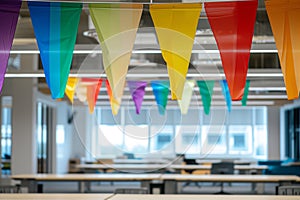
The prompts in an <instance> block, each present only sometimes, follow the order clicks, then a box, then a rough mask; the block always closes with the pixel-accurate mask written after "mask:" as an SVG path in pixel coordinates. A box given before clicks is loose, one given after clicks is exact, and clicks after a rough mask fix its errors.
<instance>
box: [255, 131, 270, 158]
mask: <svg viewBox="0 0 300 200" xmlns="http://www.w3.org/2000/svg"><path fill="white" fill-rule="evenodd" d="M254 141H255V142H254V155H255V157H257V158H259V159H267V147H268V146H267V144H268V132H267V126H254Z"/></svg>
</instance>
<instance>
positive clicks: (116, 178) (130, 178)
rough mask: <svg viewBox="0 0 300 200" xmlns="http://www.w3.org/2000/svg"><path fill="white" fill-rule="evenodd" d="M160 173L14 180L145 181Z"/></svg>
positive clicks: (24, 176)
mask: <svg viewBox="0 0 300 200" xmlns="http://www.w3.org/2000/svg"><path fill="white" fill-rule="evenodd" d="M160 177H161V174H20V175H13V176H12V179H15V180H36V181H147V180H159V179H160Z"/></svg>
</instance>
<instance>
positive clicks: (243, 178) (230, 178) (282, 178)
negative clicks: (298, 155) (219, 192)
mask: <svg viewBox="0 0 300 200" xmlns="http://www.w3.org/2000/svg"><path fill="white" fill-rule="evenodd" d="M161 179H163V180H175V181H199V182H201V181H202V182H248V183H249V182H256V183H258V182H262V183H267V182H269V183H272V182H274V183H277V182H296V181H298V180H299V177H298V176H286V175H241V174H238V175H228V174H227V175H226V174H224V175H217V174H210V175H196V174H192V175H191V174H187V175H185V174H184V175H183V174H163V175H162V176H161Z"/></svg>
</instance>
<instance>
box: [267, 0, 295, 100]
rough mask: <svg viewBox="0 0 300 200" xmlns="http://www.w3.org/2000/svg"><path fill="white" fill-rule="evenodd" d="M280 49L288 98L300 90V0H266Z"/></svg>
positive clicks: (291, 97)
mask: <svg viewBox="0 0 300 200" xmlns="http://www.w3.org/2000/svg"><path fill="white" fill-rule="evenodd" d="M265 4H266V9H267V13H268V16H269V20H270V24H271V28H272V31H273V35H274V38H275V42H276V46H277V49H278V56H279V59H280V65H281V70H282V73H283V76H284V82H285V86H286V92H287V96H288V99H297V98H298V97H299V91H300V21H299V19H300V4H299V1H298V0H265Z"/></svg>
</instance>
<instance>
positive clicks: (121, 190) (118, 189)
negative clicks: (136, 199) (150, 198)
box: [114, 188, 149, 194]
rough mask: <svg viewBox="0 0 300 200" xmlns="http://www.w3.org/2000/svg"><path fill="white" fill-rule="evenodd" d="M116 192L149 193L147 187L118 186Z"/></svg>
mask: <svg viewBox="0 0 300 200" xmlns="http://www.w3.org/2000/svg"><path fill="white" fill-rule="evenodd" d="M114 193H115V194H148V193H149V191H148V189H147V188H117V189H116V190H115V192H114Z"/></svg>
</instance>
